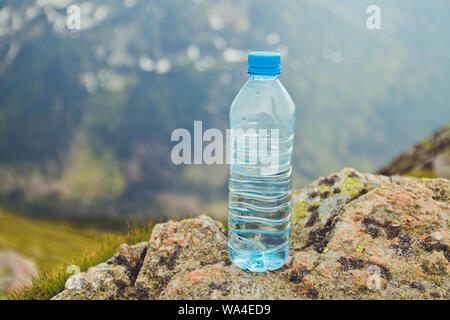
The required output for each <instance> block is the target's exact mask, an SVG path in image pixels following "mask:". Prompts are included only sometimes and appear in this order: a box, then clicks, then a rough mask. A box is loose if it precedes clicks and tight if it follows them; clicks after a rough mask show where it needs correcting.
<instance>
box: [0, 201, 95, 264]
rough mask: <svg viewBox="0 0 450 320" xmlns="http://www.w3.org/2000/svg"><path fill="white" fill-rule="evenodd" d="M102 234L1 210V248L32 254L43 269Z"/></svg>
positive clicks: (90, 244) (67, 257)
mask: <svg viewBox="0 0 450 320" xmlns="http://www.w3.org/2000/svg"><path fill="white" fill-rule="evenodd" d="M101 234H102V233H101V232H99V231H97V230H86V229H77V228H74V227H71V226H69V225H66V224H64V223H56V222H48V221H41V220H36V219H30V218H25V217H21V216H18V215H14V214H11V213H7V212H5V211H3V210H0V250H10V249H11V250H14V251H16V252H19V253H20V254H22V255H23V256H25V257H28V258H31V259H32V260H33V261H35V262H36V265H37V266H38V268H39V270H40V271H43V270H46V269H49V268H52V267H54V266H55V265H57V264H60V263H61V261H64V260H67V259H69V258H72V257H73V256H75V255H76V254H77V253H79V252H81V251H83V250H86V249H88V248H90V247H92V246H93V245H94V244H95V243H96V241H97V240H96V238H98V237H99V236H101Z"/></svg>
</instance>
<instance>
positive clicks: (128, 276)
mask: <svg viewBox="0 0 450 320" xmlns="http://www.w3.org/2000/svg"><path fill="white" fill-rule="evenodd" d="M146 252H147V243H146V242H144V243H139V244H137V245H134V246H127V245H125V244H122V245H121V246H120V251H119V252H118V253H116V254H115V255H114V256H113V257H112V258H111V259H109V260H108V261H107V262H106V263H101V264H99V265H98V266H95V267H92V268H89V270H88V271H87V272H81V273H77V274H75V275H73V276H71V277H70V278H69V279H68V280H67V282H66V285H65V290H64V291H63V292H61V293H60V294H58V295H57V296H55V297H53V299H54V300H85V299H88V300H112V299H114V300H118V299H130V298H132V297H134V296H135V295H136V292H135V290H134V283H135V281H136V278H137V275H138V272H139V270H140V268H141V266H142V261H143V259H144V257H145V253H146Z"/></svg>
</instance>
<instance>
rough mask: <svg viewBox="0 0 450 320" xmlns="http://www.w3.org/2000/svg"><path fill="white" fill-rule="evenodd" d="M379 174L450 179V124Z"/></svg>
mask: <svg viewBox="0 0 450 320" xmlns="http://www.w3.org/2000/svg"><path fill="white" fill-rule="evenodd" d="M379 173H380V174H384V175H394V174H399V175H413V176H425V177H430V178H434V177H442V178H447V179H450V124H449V125H447V126H446V127H444V128H442V129H441V130H439V131H437V132H436V133H435V134H434V135H432V136H431V137H429V138H427V139H425V140H422V141H421V142H419V143H418V144H417V145H415V146H414V147H413V148H411V149H410V150H408V151H406V152H405V153H403V154H401V155H400V156H398V157H397V158H396V159H395V160H394V161H393V162H392V163H390V164H389V165H387V166H385V167H384V168H382V169H381V170H380V171H379Z"/></svg>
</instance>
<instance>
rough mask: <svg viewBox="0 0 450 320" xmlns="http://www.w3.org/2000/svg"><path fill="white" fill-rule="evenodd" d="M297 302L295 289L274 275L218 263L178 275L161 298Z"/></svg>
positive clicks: (293, 285)
mask: <svg viewBox="0 0 450 320" xmlns="http://www.w3.org/2000/svg"><path fill="white" fill-rule="evenodd" d="M250 298H251V299H252V300H260V299H296V298H298V294H297V292H296V286H295V284H293V283H290V282H289V281H286V279H283V278H281V277H279V276H278V275H277V274H275V273H272V272H266V273H262V274H251V273H248V272H245V271H243V270H241V269H238V268H236V267H235V266H232V265H230V264H229V263H217V264H213V265H207V266H205V267H202V268H199V269H196V270H193V271H190V272H180V273H178V274H177V275H175V276H174V277H173V278H172V279H171V280H170V282H169V283H168V284H167V287H166V288H165V289H164V290H163V292H162V293H161V296H160V299H169V300H173V299H202V300H204V299H230V300H240V299H250Z"/></svg>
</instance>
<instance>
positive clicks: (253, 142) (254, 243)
mask: <svg viewBox="0 0 450 320" xmlns="http://www.w3.org/2000/svg"><path fill="white" fill-rule="evenodd" d="M280 60H281V59H280V55H279V54H278V53H275V52H265V51H261V52H251V53H250V54H249V55H248V73H249V74H250V78H249V79H248V81H247V82H246V83H245V85H244V86H243V87H242V89H241V90H240V91H239V93H238V95H237V96H236V98H235V99H234V101H233V103H232V105H231V111H230V129H231V136H230V180H229V190H230V193H229V203H228V228H229V234H228V235H229V238H228V239H229V240H228V247H229V251H230V258H231V260H232V262H233V263H234V264H235V265H236V266H238V267H240V268H242V269H245V270H249V271H254V272H262V271H266V270H276V269H279V268H281V267H282V266H283V265H284V264H285V263H286V260H287V257H288V252H289V244H290V227H291V172H292V171H291V158H292V150H293V142H294V123H295V105H294V102H293V101H292V99H291V98H290V96H289V94H288V92H287V91H286V89H285V88H284V87H283V85H282V84H281V82H280V81H279V80H278V74H279V73H280V71H281V65H280Z"/></svg>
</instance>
